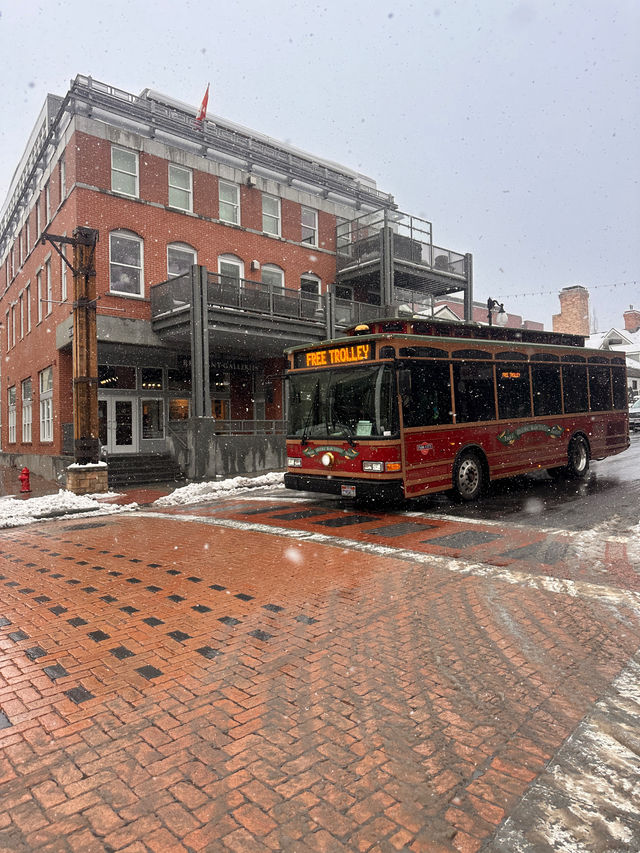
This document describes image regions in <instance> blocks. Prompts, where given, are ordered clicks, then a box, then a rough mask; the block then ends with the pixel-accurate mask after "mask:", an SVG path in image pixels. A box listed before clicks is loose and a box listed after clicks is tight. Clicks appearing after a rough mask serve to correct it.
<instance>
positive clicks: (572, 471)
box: [566, 435, 589, 480]
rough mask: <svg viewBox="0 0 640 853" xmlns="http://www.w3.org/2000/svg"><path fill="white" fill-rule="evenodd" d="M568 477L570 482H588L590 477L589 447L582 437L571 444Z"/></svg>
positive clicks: (573, 440)
mask: <svg viewBox="0 0 640 853" xmlns="http://www.w3.org/2000/svg"><path fill="white" fill-rule="evenodd" d="M566 472H567V474H566V476H567V477H568V478H569V479H570V480H586V479H587V477H588V476H589V445H588V443H587V440H586V438H584V436H582V435H576V436H574V437H573V438H572V439H571V441H570V442H569V453H568V461H567V468H566Z"/></svg>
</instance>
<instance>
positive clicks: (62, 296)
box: [60, 244, 69, 302]
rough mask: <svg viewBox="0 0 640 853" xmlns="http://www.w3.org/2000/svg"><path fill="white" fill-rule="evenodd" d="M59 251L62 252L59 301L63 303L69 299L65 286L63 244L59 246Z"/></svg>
mask: <svg viewBox="0 0 640 853" xmlns="http://www.w3.org/2000/svg"><path fill="white" fill-rule="evenodd" d="M60 251H61V252H62V257H61V258H60V299H61V300H62V301H63V302H66V301H67V299H68V297H69V287H68V284H67V264H66V263H65V258H66V257H67V247H66V246H65V245H64V244H63V245H62V246H60Z"/></svg>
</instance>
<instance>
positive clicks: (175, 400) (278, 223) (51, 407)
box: [0, 76, 472, 478]
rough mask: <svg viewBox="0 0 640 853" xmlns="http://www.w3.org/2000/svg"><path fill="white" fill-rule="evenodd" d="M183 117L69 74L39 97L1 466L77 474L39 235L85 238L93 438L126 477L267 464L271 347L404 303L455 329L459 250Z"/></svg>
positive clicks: (12, 246) (343, 173)
mask: <svg viewBox="0 0 640 853" xmlns="http://www.w3.org/2000/svg"><path fill="white" fill-rule="evenodd" d="M195 113H196V110H195V109H194V108H192V107H189V106H188V105H185V104H181V103H179V102H175V101H172V100H171V99H168V98H166V97H164V96H161V95H158V94H157V93H154V92H151V91H149V90H145V91H144V92H143V93H142V94H141V95H139V96H135V95H131V94H129V93H127V92H123V91H121V90H118V89H115V88H113V87H111V86H107V85H104V84H101V83H97V82H96V81H93V80H91V78H86V77H81V76H79V77H77V78H76V79H75V80H74V81H73V82H72V84H71V87H70V89H69V91H68V92H67V94H66V95H65V96H64V97H57V96H53V95H49V96H48V97H47V101H46V104H45V106H44V108H43V111H42V113H41V114H40V116H39V119H38V122H37V123H36V126H35V128H34V131H33V133H32V135H31V138H30V140H29V142H28V145H27V147H26V150H25V153H24V155H23V158H22V160H21V162H20V163H19V164H18V167H17V169H16V173H15V177H14V180H13V183H12V186H11V187H10V189H9V193H8V196H7V199H6V201H5V204H4V206H3V208H2V214H1V218H0V322H1V323H2V326H3V335H2V350H3V361H2V369H1V390H0V412H1V418H2V431H1V451H2V453H1V457H0V463H1V464H5V465H18V466H20V467H22V465H28V467H30V468H31V469H32V470H35V471H37V472H39V473H41V474H43V475H44V476H48V477H58V478H61V477H62V475H63V472H64V470H65V467H66V466H67V465H68V464H69V463H70V462H72V461H73V396H72V355H71V336H72V329H73V326H72V310H73V274H72V271H71V269H70V268H69V267H68V266H67V264H66V262H65V259H64V258H62V257H61V256H60V254H59V252H58V249H60V248H62V252H63V254H64V255H65V256H66V260H67V261H69V262H71V261H72V249H71V247H70V246H69V245H68V244H65V243H60V242H59V241H58V242H51V241H49V240H47V239H44V240H43V234H45V235H47V234H48V235H57V236H62V237H66V238H69V237H71V236H72V235H73V232H74V229H76V228H77V227H78V226H83V227H89V228H92V229H96V230H97V231H98V235H99V239H98V243H97V249H96V255H95V266H96V285H97V302H96V312H97V336H98V342H97V347H98V381H99V392H98V400H99V422H100V442H101V445H102V446H103V447H104V448H106V451H107V452H108V454H109V459H110V467H111V465H113V466H114V470H115V466H116V462H117V460H120V461H124V464H125V467H126V469H127V471H128V472H129V474H130V475H132V472H133V470H134V467H135V466H134V463H135V460H136V459H138V460H140V459H142V460H143V462H144V465H143V468H145V469H146V470H147V474H148V471H149V464H150V462H149V460H150V459H151V457H156V458H169V457H170V458H172V459H173V460H177V462H178V463H179V465H180V467H181V469H182V471H183V472H184V473H186V474H188V476H190V477H193V478H198V477H203V476H211V475H214V474H229V473H240V472H244V471H251V470H260V469H268V468H276V467H280V466H281V465H282V463H283V452H284V442H283V439H282V423H283V417H284V408H285V401H284V392H283V382H282V371H283V364H284V362H283V358H282V352H283V349H284V348H285V347H286V346H290V345H292V344H295V343H303V342H307V341H311V340H314V339H316V340H322V339H323V338H326V337H328V336H330V335H334V334H336V332H339V331H340V329H341V328H344V327H345V326H346V325H347V324H349V323H351V322H353V321H357V320H358V319H360V318H361V317H367V316H371V314H372V312H376V313H377V312H380V311H385V312H387V311H393V310H394V309H395V308H396V307H397V305H398V304H399V303H400V302H401V301H402V300H403V299H404V298H405V297H406V293H407V292H408V291H410V292H412V293H414V294H418V295H419V296H420V297H421V298H425V299H427V298H429V299H431V298H432V297H433V295H442V294H447V293H456V292H457V293H462V294H463V297H464V305H465V306H466V308H465V310H466V312H467V316H468V317H469V318H470V314H469V312H470V310H471V309H470V306H471V300H472V274H471V256H470V255H465V254H459V253H456V252H452V251H450V250H448V249H442V248H439V247H436V246H434V245H433V239H432V232H431V225H430V223H428V222H425V221H424V220H420V219H417V218H416V217H411V216H407V215H405V214H401V213H399V212H398V211H397V210H396V205H395V202H394V199H393V197H392V196H391V195H389V194H388V193H384V192H380V191H379V190H378V189H377V187H376V185H375V182H374V181H373V180H371V179H370V178H367V177H366V176H364V175H361V174H359V173H357V172H355V171H353V170H350V169H348V168H346V167H342V166H339V165H337V164H335V163H331V162H328V161H324V160H322V159H320V158H317V157H312V156H311V155H309V154H305V153H304V152H301V151H298V150H296V149H293V148H292V147H290V146H287V145H284V144H282V143H279V142H276V141H275V140H273V139H270V138H268V137H265V136H264V135H261V134H259V133H256V132H254V131H250V130H248V129H246V128H242V127H239V126H236V125H233V124H231V123H229V122H226V121H224V120H222V119H218V118H216V119H215V120H211V119H208V120H205V121H203V122H198V121H197V120H196V119H195Z"/></svg>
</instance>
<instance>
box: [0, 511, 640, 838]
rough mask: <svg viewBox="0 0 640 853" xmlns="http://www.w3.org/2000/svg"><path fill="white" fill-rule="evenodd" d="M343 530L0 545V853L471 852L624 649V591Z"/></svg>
mask: <svg viewBox="0 0 640 853" xmlns="http://www.w3.org/2000/svg"><path fill="white" fill-rule="evenodd" d="M304 513H307V514H306V515H305V514H304ZM187 515H200V516H201V517H202V519H201V520H199V521H196V520H189V519H188V518H187V517H186V516H187ZM354 515H357V514H353V513H352V514H349V513H344V512H341V511H339V510H337V509H333V510H331V509H327V508H326V507H323V506H322V505H321V504H316V505H314V504H310V505H305V506H295V507H292V506H291V504H290V503H289V504H286V505H283V506H280V508H278V507H277V505H276V504H275V503H274V504H273V505H269V504H268V503H265V502H262V503H259V502H255V503H253V504H252V503H251V502H246V501H244V502H241V501H239V502H236V503H235V504H234V503H233V502H231V501H229V502H227V503H226V504H225V503H219V504H216V505H215V506H213V507H210V508H205V507H189V508H184V509H177V510H173V511H163V513H162V515H160V514H158V513H152V512H149V513H146V514H145V515H143V514H133V515H127V516H121V517H105V518H94V519H86V520H84V521H81V520H78V519H74V520H73V521H64V522H58V523H55V524H51V523H50V524H41V525H38V526H31V527H28V528H20V529H18V530H13V531H5V532H3V534H2V536H1V537H0V552H1V553H0V603H1V604H0V626H1V627H0V648H1V649H2V652H3V655H2V659H1V660H2V663H1V664H0V746H1V747H2V752H1V753H0V756H1V757H0V796H1V797H2V802H3V805H4V809H3V811H2V814H0V849H3V850H8V851H25V853H26V851H33V850H39V851H41V850H42V851H62V850H77V851H82V853H87V852H88V851H105V850H117V851H121V850H126V851H129V853H138V851H165V850H166V851H172V853H173V851H176V853H177V851H183V850H184V851H199V850H205V851H218V850H220V851H227V850H231V851H254V850H255V851H260V850H284V851H296V853H297V851H300V853H303V851H307V850H309V851H314V850H328V851H331V850H335V851H352V850H380V851H398V850H399V851H402V850H410V851H477V850H479V849H480V848H481V846H482V845H483V843H485V842H487V841H488V840H489V839H490V838H491V837H492V836H493V833H494V832H495V830H496V828H497V827H498V826H499V825H500V824H501V823H502V821H503V819H504V818H505V816H507V815H509V814H510V812H511V811H512V810H513V809H514V808H515V807H516V806H517V804H518V803H519V801H520V800H521V798H522V796H523V794H524V793H525V791H526V789H527V787H528V786H529V784H530V783H531V782H532V781H533V780H535V779H536V778H537V777H538V775H539V774H540V773H541V772H542V771H543V769H544V767H545V765H546V763H547V762H548V761H549V759H550V758H551V757H552V756H553V755H554V753H555V752H556V750H558V748H559V747H560V746H561V744H562V743H563V742H564V741H565V740H566V738H567V737H568V735H569V734H571V732H572V731H573V730H574V729H575V728H576V726H577V725H578V723H579V722H580V720H581V719H582V718H583V717H584V715H585V714H586V713H587V712H588V710H589V709H590V708H591V707H592V705H593V703H594V702H595V700H596V699H597V698H598V697H599V696H601V695H602V694H603V693H604V691H605V690H606V688H607V686H608V685H609V684H610V683H611V681H612V680H613V679H614V678H615V677H616V676H617V674H618V673H619V672H620V671H621V670H622V669H623V668H624V666H625V665H626V663H627V662H628V660H629V658H630V657H631V656H632V655H633V654H634V652H635V651H636V650H637V648H638V645H639V643H638V637H639V636H640V634H639V631H638V627H639V625H638V622H639V619H638V610H637V604H636V605H634V598H633V593H629V592H628V590H629V589H630V588H634V589H635V588H636V587H635V586H634V584H635V577H636V576H635V573H634V572H633V571H632V570H631V569H629V570H628V571H627V572H626V573H625V572H624V571H623V572H621V573H619V576H618V577H617V578H614V579H613V580H611V579H609V583H613V584H614V586H615V589H614V590H613V593H612V594H614V593H615V594H617V595H618V597H617V599H616V606H615V607H613V606H612V605H611V601H610V600H609V599H608V598H607V597H606V595H603V597H602V598H600V597H599V592H598V590H599V589H600V588H601V587H597V586H596V584H598V583H600V584H602V583H603V582H604V577H603V575H601V574H597V573H596V574H594V571H595V570H592V569H591V568H590V563H589V561H588V560H585V559H582V557H581V555H580V553H579V552H576V551H575V550H573V551H570V552H569V551H567V550H566V548H565V549H564V550H563V549H562V548H561V547H560V546H561V545H562V544H563V543H561V542H560V544H558V542H559V540H553V541H555V542H556V546H555V547H556V550H555V551H554V550H553V547H552V545H553V542H549V541H547V539H553V537H546V538H545V542H544V543H543V544H544V545H545V547H546V548H547V551H545V552H544V553H545V554H547V556H546V559H548V560H551V559H552V557H553V558H554V560H555V562H553V563H552V562H549V563H543V564H542V567H540V562H538V571H539V574H540V576H541V577H543V578H547V577H551V578H554V577H562V578H566V579H567V582H569V581H571V582H572V583H575V584H577V586H575V587H574V588H572V593H571V594H567V593H566V591H565V590H564V589H563V588H562V587H561V586H560V585H559V586H558V588H557V589H556V588H555V587H553V586H549V588H544V587H542V586H540V585H538V586H536V585H535V583H536V575H535V572H532V571H531V570H532V566H533V559H532V554H533V550H532V547H531V546H533V545H535V544H536V542H537V545H538V548H540V547H541V544H540V543H541V542H542V540H541V539H540V537H539V536H538V537H536V536H533V537H529V539H531V538H533V541H529V539H527V537H523V536H522V534H520V533H518V534H516V535H515V536H513V537H511V538H510V539H508V537H505V536H498V537H497V538H491V537H490V536H489V537H488V534H489V533H490V532H491V531H488V530H482V529H481V528H479V527H478V526H477V525H476V526H473V527H472V526H465V525H464V524H463V523H459V524H458V525H457V526H456V525H455V524H451V523H448V525H447V524H444V523H443V524H442V525H438V524H433V526H431V527H430V528H429V529H427V525H422V526H420V527H419V529H418V530H417V531H414V530H413V529H412V527H411V525H415V524H416V523H417V522H415V521H414V520H407V519H404V518H400V517H396V518H395V519H394V518H390V517H387V518H386V519H384V518H382V517H379V516H378V515H375V514H363V515H362V516H361V517H360V518H361V520H360V521H357V520H356V521H354V520H353V518H354ZM283 516H285V517H283ZM286 516H288V517H286ZM296 516H297V517H296ZM345 519H347V520H346V521H345ZM349 519H351V521H349ZM321 520H322V521H324V522H325V523H324V524H322V525H320V524H319V522H320V521H321ZM261 525H263V526H264V528H265V532H262V528H261ZM399 525H405V526H404V527H400V526H399ZM407 525H408V526H407ZM269 526H271V527H272V528H274V529H273V530H272V534H270V533H269V532H268V530H267V528H269ZM275 526H277V527H278V528H280V529H282V530H283V531H286V530H288V531H290V538H285V537H284V536H278V535H273V533H276V532H277V531H276V530H275ZM319 530H321V531H323V533H324V535H316V534H317V532H318V531H319ZM494 530H495V528H494ZM366 531H373V533H371V532H370V533H367V532H366ZM376 531H377V532H376ZM465 533H466V534H467V535H466V536H464V535H463V534H465ZM482 533H484V534H485V535H484V536H482V535H480V534H482ZM347 534H348V540H349V541H347ZM473 534H475V536H474V535H473ZM332 537H334V538H333V540H332ZM446 537H449V539H448V541H447V539H446ZM456 537H457V538H456ZM436 538H440V539H441V541H440V543H437V542H435V539H436ZM430 539H431V540H433V541H431V544H429V541H428V540H430ZM443 539H444V542H443V541H442V540H443ZM424 540H427V541H424ZM499 540H500V541H499ZM349 542H351V543H353V544H352V545H350V544H349ZM369 543H370V544H369ZM382 543H386V544H387V545H392V546H393V547H395V548H402V549H404V553H401V554H400V553H399V554H398V555H396V556H393V555H392V553H391V552H389V553H387V552H386V551H384V548H382V547H381V546H382ZM465 543H466V544H465ZM564 544H565V545H566V543H564ZM376 547H378V548H379V552H378V553H377V552H376V551H375V548H376ZM523 548H524V549H527V548H529V551H527V550H525V551H522V550H520V549H523ZM474 549H475V550H474ZM482 549H484V551H483V550H482ZM487 549H493V551H491V550H489V551H487ZM515 552H517V553H515ZM500 554H502V555H505V554H507V555H509V554H510V556H502V558H500V559H501V560H502V562H501V561H500V559H499V555H500ZM412 555H413V556H412ZM491 555H493V558H494V559H493V562H490V560H489V558H490V556H491ZM456 556H458V557H459V556H465V557H470V558H471V560H474V561H475V563H474V565H477V566H478V567H479V569H478V571H477V572H474V571H473V570H472V569H471V568H469V570H467V569H466V568H465V565H463V564H458V563H454V562H451V563H450V566H449V567H448V565H447V561H450V560H454V558H455V557H456ZM543 556H544V555H543ZM524 557H526V558H527V559H523V558H524ZM481 558H482V559H484V560H487V562H486V563H483V562H482V559H481ZM470 565H471V564H470ZM482 566H486V567H491V566H493V569H494V570H495V572H496V573H497V574H495V575H492V574H491V572H489V573H487V574H484V575H483V571H484V569H483V570H482V571H481V570H480V567H482ZM501 566H505V567H511V568H512V569H514V571H515V569H517V568H520V569H522V570H523V572H524V571H525V570H526V571H527V572H528V574H527V575H526V577H527V578H531V582H527V583H524V582H523V583H516V582H514V581H513V580H512V579H510V580H509V581H508V582H507V580H506V575H504V576H503V577H500V575H499V573H500V571H501V570H502V569H501ZM454 569H455V570H454ZM506 570H507V569H506V568H505V571H506ZM522 577H523V578H524V577H525V574H524V573H523V575H522ZM580 584H582V586H580ZM602 588H603V589H604V587H602ZM576 590H577V592H576ZM581 590H585V594H584V595H583V594H581Z"/></svg>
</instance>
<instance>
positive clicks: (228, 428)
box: [215, 419, 286, 435]
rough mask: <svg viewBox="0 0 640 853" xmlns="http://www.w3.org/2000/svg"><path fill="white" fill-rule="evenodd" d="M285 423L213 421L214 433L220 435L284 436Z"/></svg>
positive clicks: (274, 421)
mask: <svg viewBox="0 0 640 853" xmlns="http://www.w3.org/2000/svg"><path fill="white" fill-rule="evenodd" d="M285 426H286V421H281V420H271V421H240V420H233V421H231V420H229V421H222V420H217V419H216V421H215V431H216V432H217V433H220V434H221V435H284V433H285Z"/></svg>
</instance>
